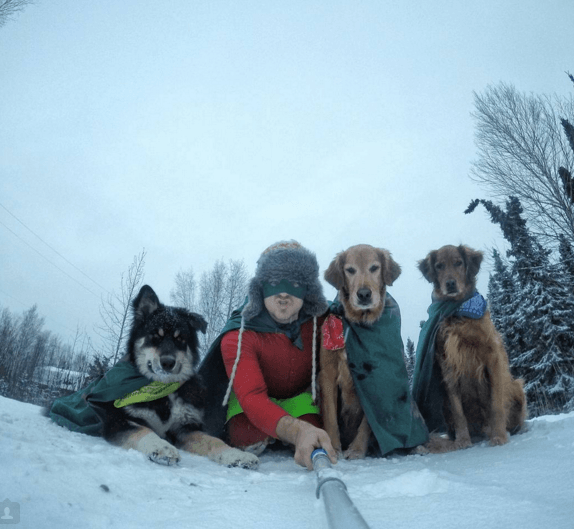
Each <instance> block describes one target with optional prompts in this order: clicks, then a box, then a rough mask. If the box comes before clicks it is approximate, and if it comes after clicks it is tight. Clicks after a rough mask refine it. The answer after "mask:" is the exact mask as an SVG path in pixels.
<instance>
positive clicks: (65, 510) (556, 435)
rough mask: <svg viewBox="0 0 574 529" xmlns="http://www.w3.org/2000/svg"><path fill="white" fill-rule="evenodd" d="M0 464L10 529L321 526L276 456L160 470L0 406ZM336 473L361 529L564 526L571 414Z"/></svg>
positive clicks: (571, 503) (573, 450)
mask: <svg viewBox="0 0 574 529" xmlns="http://www.w3.org/2000/svg"><path fill="white" fill-rule="evenodd" d="M0 461H1V468H2V472H1V475H0V501H2V500H4V499H6V498H7V499H9V500H10V501H11V502H17V503H18V504H19V505H20V518H21V520H20V523H19V524H18V525H17V526H16V527H20V528H34V529H37V528H42V529H50V528H68V527H70V528H71V527H74V528H76V527H82V528H108V527H109V528H113V527H117V528H122V529H126V528H134V529H135V528H137V529H141V528H144V527H157V528H162V529H163V528H172V527H174V528H176V527H178V528H179V527H194V528H198V529H204V528H205V529H219V528H226V529H228V528H230V527H233V528H249V529H256V528H266V529H268V528H273V529H283V528H285V529H287V528H295V527H296V528H298V529H305V528H314V529H324V528H326V527H327V523H326V517H325V513H324V506H323V503H322V501H321V500H320V499H317V498H316V497H315V487H316V476H315V474H314V473H313V472H309V471H307V470H305V469H303V468H301V467H298V466H297V465H296V464H295V463H294V461H293V458H292V455H291V453H290V452H288V451H287V450H285V451H279V452H270V453H265V454H263V455H262V457H261V461H262V462H261V466H260V468H259V470H257V471H249V470H243V469H237V468H224V467H221V466H219V465H217V464H215V463H212V462H211V461H209V460H207V459H205V458H202V457H199V456H194V455H191V454H183V455H182V461H181V463H180V464H179V465H178V466H174V467H166V466H161V465H158V464H155V463H152V462H150V461H148V460H147V459H146V458H145V457H144V456H143V455H142V454H140V453H138V452H135V451H133V450H130V451H125V450H122V449H120V448H116V447H113V446H111V445H109V444H107V443H106V442H105V441H104V440H103V439H100V438H93V437H89V436H87V435H82V434H78V433H72V432H69V431H67V430H65V429H64V428H61V427H59V426H56V425H55V424H54V423H52V422H51V421H50V420H49V419H47V418H45V417H44V416H42V415H41V414H40V408H38V407H37V406H34V405H31V404H25V403H22V402H18V401H14V400H10V399H6V398H3V397H0ZM336 469H337V472H338V474H339V476H340V477H341V478H342V479H343V481H344V482H345V483H346V485H347V488H348V492H349V495H350V496H351V499H352V500H353V502H354V503H355V505H356V506H357V508H358V509H359V511H360V512H361V514H362V515H363V517H364V518H365V520H366V521H367V522H368V523H369V525H370V526H371V528H372V529H375V528H381V529H382V528H390V527H392V528H396V529H399V528H408V529H412V528H413V527H416V528H417V529H424V528H427V527H428V528H431V527H432V528H436V527H440V528H441V529H448V528H451V527H452V528H454V527H456V528H457V529H460V528H461V527H462V528H465V529H472V528H481V529H484V528H487V527H494V526H495V524H496V526H497V527H507V528H514V527H520V528H521V529H528V528H533V529H534V528H536V529H539V528H544V527H552V528H553V529H560V528H570V529H571V528H573V527H574V412H573V413H569V414H562V415H556V416H545V417H539V418H536V419H533V420H530V421H528V430H527V431H526V432H525V433H522V434H520V435H516V436H513V437H511V440H510V442H509V443H508V444H507V445H505V446H501V447H490V446H488V444H487V443H479V444H477V445H474V446H473V447H472V448H469V449H467V450H462V451H458V452H452V453H449V454H442V455H426V456H415V455H412V456H397V457H392V458H379V459H374V458H367V459H366V460H363V461H340V462H339V463H338V464H337V465H336Z"/></svg>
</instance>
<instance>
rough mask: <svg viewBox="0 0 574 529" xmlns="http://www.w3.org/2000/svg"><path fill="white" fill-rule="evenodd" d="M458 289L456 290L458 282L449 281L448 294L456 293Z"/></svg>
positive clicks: (447, 283) (447, 284)
mask: <svg viewBox="0 0 574 529" xmlns="http://www.w3.org/2000/svg"><path fill="white" fill-rule="evenodd" d="M457 290H458V289H457V288H456V281H455V280H454V279H449V280H448V281H447V282H446V291H447V292H448V293H452V292H456V291H457Z"/></svg>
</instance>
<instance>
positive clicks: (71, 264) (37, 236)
mask: <svg viewBox="0 0 574 529" xmlns="http://www.w3.org/2000/svg"><path fill="white" fill-rule="evenodd" d="M0 207H1V208H2V209H3V210H5V211H6V212H7V213H8V214H9V215H11V216H12V217H14V218H15V219H16V220H17V221H18V222H19V223H20V224H22V226H24V228H26V229H27V230H28V231H29V232H30V233H31V234H32V235H34V237H36V238H37V239H39V240H40V241H41V242H43V243H44V244H45V245H46V246H47V247H48V248H50V250H52V251H53V252H54V253H55V254H56V255H58V256H59V257H61V258H62V259H63V260H64V261H66V263H68V264H69V265H70V266H71V267H72V268H74V269H76V270H77V271H78V272H80V274H82V275H83V276H84V277H86V278H87V279H89V280H90V281H91V282H92V283H94V285H96V286H98V287H100V288H101V289H102V290H103V291H104V292H108V289H107V288H105V287H103V286H102V285H100V284H99V283H98V282H97V281H94V280H93V279H92V278H91V277H90V276H89V275H87V274H86V273H84V272H83V271H82V270H80V269H79V268H78V267H77V266H76V265H75V264H74V263H72V262H70V261H69V260H68V259H66V258H65V257H64V256H63V255H62V254H61V253H60V252H58V250H56V249H55V248H53V247H52V246H50V245H49V244H48V243H47V242H46V241H45V240H44V239H42V237H40V236H39V235H38V234H37V233H35V232H34V231H33V230H32V229H30V228H29V227H28V226H26V224H24V222H22V221H21V220H20V219H19V218H18V217H17V216H16V215H14V213H12V212H11V211H10V210H9V209H8V208H7V207H6V206H4V205H3V204H2V203H0ZM4 226H5V227H6V225H5V224H4ZM8 229H9V228H8ZM10 231H12V230H10ZM12 233H14V232H12ZM20 240H22V239H20ZM38 253H39V252H38ZM40 255H41V254H40ZM42 257H43V256H42ZM52 264H53V263H52ZM54 266H56V265H54ZM60 270H61V268H60ZM82 286H83V285H82ZM84 288H85V287H84Z"/></svg>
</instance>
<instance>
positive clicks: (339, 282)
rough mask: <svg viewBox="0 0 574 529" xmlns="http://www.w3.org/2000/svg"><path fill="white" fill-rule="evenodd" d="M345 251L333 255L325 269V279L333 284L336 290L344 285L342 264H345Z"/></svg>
mask: <svg viewBox="0 0 574 529" xmlns="http://www.w3.org/2000/svg"><path fill="white" fill-rule="evenodd" d="M345 257H346V252H341V253H339V254H337V255H336V256H335V259H333V260H332V261H331V264H330V265H329V268H327V270H325V276H324V277H325V281H327V283H329V284H330V285H333V286H334V287H335V288H336V289H337V290H341V288H343V286H344V285H345V274H344V272H343V266H345Z"/></svg>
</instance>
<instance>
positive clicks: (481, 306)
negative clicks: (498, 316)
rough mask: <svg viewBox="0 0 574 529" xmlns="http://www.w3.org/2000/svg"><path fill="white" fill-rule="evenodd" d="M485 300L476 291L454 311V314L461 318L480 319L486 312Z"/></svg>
mask: <svg viewBox="0 0 574 529" xmlns="http://www.w3.org/2000/svg"><path fill="white" fill-rule="evenodd" d="M486 307H487V303H486V300H485V299H484V298H483V297H482V296H481V295H480V294H479V293H478V292H475V293H474V294H473V296H472V297H471V298H469V299H467V300H466V301H465V302H464V303H463V304H462V305H461V306H460V307H459V308H458V310H457V311H456V315H457V316H460V317H462V318H472V319H473V320H480V318H482V317H483V316H484V313H485V312H486Z"/></svg>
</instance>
